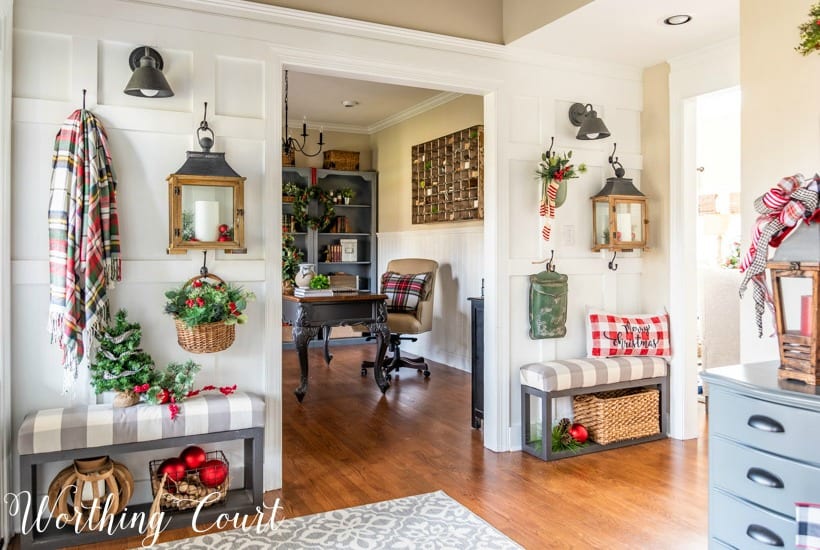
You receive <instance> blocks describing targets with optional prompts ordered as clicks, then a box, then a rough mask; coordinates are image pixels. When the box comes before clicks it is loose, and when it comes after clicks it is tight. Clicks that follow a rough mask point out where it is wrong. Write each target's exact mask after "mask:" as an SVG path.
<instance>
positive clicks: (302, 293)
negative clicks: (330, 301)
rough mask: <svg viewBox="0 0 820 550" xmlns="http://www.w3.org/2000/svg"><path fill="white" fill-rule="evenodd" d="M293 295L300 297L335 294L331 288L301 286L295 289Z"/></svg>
mask: <svg viewBox="0 0 820 550" xmlns="http://www.w3.org/2000/svg"><path fill="white" fill-rule="evenodd" d="M293 295H294V296H296V297H298V298H307V297H313V296H333V290H331V289H329V288H299V287H296V288H294V289H293Z"/></svg>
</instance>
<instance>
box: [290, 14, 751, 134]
mask: <svg viewBox="0 0 820 550" xmlns="http://www.w3.org/2000/svg"><path fill="white" fill-rule="evenodd" d="M739 2H740V0H594V1H593V2H590V3H589V4H587V5H585V6H582V7H581V8H579V9H578V10H576V11H574V12H572V13H569V14H567V15H565V16H564V17H562V18H560V19H558V20H556V21H553V22H552V23H550V24H548V25H546V26H544V27H542V28H541V29H538V30H536V31H534V32H532V33H530V34H528V35H526V36H524V37H522V38H520V39H519V40H516V41H515V42H512V43H511V44H510V45H509V47H521V48H526V49H532V50H537V51H540V52H545V53H551V54H557V55H565V56H570V57H582V58H590V59H595V60H599V61H608V62H614V63H619V64H623V65H630V66H635V67H640V68H644V67H650V66H652V65H655V64H657V63H660V62H663V61H666V60H669V59H673V58H675V57H678V56H681V55H684V54H686V53H690V52H694V51H697V50H700V49H703V48H706V47H708V46H710V45H713V44H716V43H719V42H722V41H725V40H728V39H731V38H734V37H737V36H738V34H739V15H740V14H739V11H740V7H739ZM676 14H689V15H691V16H692V21H691V22H689V23H687V24H686V25H681V26H677V27H670V26H668V25H664V24H663V19H664V18H666V17H668V16H670V15H676ZM453 97H454V96H453V94H442V92H439V91H436V90H428V89H423V88H410V87H406V86H395V85H391V84H383V83H377V82H366V81H363V80H353V79H347V78H336V77H330V76H324V75H317V74H308V73H302V72H295V71H290V72H289V117H288V118H289V119H290V124H291V126H292V128H291V132H292V133H293V134H296V133H298V129H299V128H298V125H299V124H300V122H301V120H302V117H306V118H307V121H308V123H309V125H311V126H314V127H315V126H322V125H323V126H325V130H336V131H349V132H360V133H372V132H373V131H377V130H379V129H381V128H383V127H386V126H387V125H389V124H390V122H391V121H393V120H397V119H401V114H402V113H417V112H423V111H424V110H425V108H426V107H432V106H436V105H439V104H442V103H444V102H446V101H447V100H448V99H452V98H453ZM343 100H356V101H358V102H359V105H358V106H357V107H355V108H352V109H351V108H345V107H344V106H342V101H343ZM293 126H297V127H296V128H294V127H293Z"/></svg>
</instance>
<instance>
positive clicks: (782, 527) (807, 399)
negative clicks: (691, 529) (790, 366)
mask: <svg viewBox="0 0 820 550" xmlns="http://www.w3.org/2000/svg"><path fill="white" fill-rule="evenodd" d="M778 364H779V363H778V362H776V361H774V362H768V363H755V364H746V365H733V366H729V367H720V368H716V369H710V370H708V371H705V372H703V373H702V377H703V379H704V381H705V382H706V383H707V384H709V547H710V548H740V549H743V550H746V549H757V548H766V549H770V548H772V547H774V548H794V547H795V535H796V534H797V525H796V523H795V520H794V516H795V506H794V505H795V502H820V436H818V432H819V431H820V386H818V387H815V386H807V385H805V384H802V383H799V382H790V381H778V380H777V367H778Z"/></svg>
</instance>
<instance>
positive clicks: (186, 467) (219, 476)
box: [148, 445, 230, 512]
mask: <svg viewBox="0 0 820 550" xmlns="http://www.w3.org/2000/svg"><path fill="white" fill-rule="evenodd" d="M148 470H149V473H150V475H151V489H152V491H153V494H154V500H156V499H157V494H158V493H160V497H159V507H160V510H163V511H166V512H176V511H180V510H191V509H194V508H196V507H197V506H200V504H201V507H202V508H207V507H208V506H213V505H214V504H217V503H219V502H224V501H225V499H226V497H227V495H228V486H229V485H230V475H229V472H230V467H229V465H228V460H227V459H226V458H225V454H224V453H223V452H222V451H208V452H205V451H204V450H203V449H201V448H200V447H196V446H193V445H192V446H190V447H186V448H185V449H184V450H183V451H182V453H180V455H179V456H175V457H171V458H165V459H158V460H152V461H150V462H149V463H148ZM163 479H164V480H165V482H164V483H163Z"/></svg>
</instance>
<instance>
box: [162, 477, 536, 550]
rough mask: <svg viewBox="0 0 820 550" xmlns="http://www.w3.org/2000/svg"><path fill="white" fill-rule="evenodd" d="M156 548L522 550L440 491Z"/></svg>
mask: <svg viewBox="0 0 820 550" xmlns="http://www.w3.org/2000/svg"><path fill="white" fill-rule="evenodd" d="M154 548H158V549H161V550H168V549H182V548H184V549H185V550H205V549H224V548H230V549H231V550H250V549H260V550H261V549H264V548H287V549H291V548H292V549H299V548H322V549H324V548H337V549H338V548H345V549H347V548H357V549H367V548H373V549H376V548H378V549H381V548H402V549H412V548H425V549H427V548H453V549H459V550H461V549H464V548H471V549H472V548H486V549H493V550H497V549H507V548H521V546H519V545H518V544H516V543H514V542H513V541H512V540H510V539H509V538H507V537H506V536H504V535H503V534H501V533H500V532H499V531H497V530H496V529H495V528H494V527H492V526H491V525H489V524H488V523H487V522H485V521H484V520H483V519H481V518H480V517H478V516H477V515H475V514H473V513H472V512H471V511H469V510H468V509H467V508H465V507H464V506H462V505H461V504H459V503H458V502H456V501H455V500H453V499H452V498H450V497H449V496H447V495H446V494H445V493H444V492H443V491H436V492H435V493H427V494H424V495H417V496H413V497H406V498H399V499H396V500H387V501H384V502H377V503H375V504H366V505H364V506H357V507H355V508H345V509H343V510H334V511H332V512H323V513H321V514H314V515H311V516H303V517H299V518H293V519H288V520H284V521H282V522H279V523H277V524H276V528H275V529H273V528H271V529H268V530H267V532H263V533H262V534H257V533H256V531H255V529H248V530H247V531H242V530H240V529H237V530H233V531H224V532H222V533H216V534H213V535H205V536H202V537H195V538H189V539H182V540H178V541H173V542H168V543H165V544H159V545H157V546H155V547H154Z"/></svg>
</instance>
